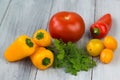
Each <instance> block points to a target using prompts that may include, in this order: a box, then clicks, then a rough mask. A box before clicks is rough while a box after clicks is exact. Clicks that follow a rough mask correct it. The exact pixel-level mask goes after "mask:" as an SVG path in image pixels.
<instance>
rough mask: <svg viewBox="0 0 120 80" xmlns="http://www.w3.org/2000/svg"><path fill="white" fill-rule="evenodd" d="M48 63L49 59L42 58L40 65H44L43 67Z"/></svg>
mask: <svg viewBox="0 0 120 80" xmlns="http://www.w3.org/2000/svg"><path fill="white" fill-rule="evenodd" d="M49 63H50V59H49V58H44V59H43V60H42V64H43V65H45V66H47V65H48V64H49Z"/></svg>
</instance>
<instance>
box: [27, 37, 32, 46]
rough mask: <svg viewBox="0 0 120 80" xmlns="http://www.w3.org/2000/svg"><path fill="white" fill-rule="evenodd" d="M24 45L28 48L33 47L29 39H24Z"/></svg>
mask: <svg viewBox="0 0 120 80" xmlns="http://www.w3.org/2000/svg"><path fill="white" fill-rule="evenodd" d="M26 44H27V45H28V46H29V47H33V42H32V41H31V39H28V38H27V39H26Z"/></svg>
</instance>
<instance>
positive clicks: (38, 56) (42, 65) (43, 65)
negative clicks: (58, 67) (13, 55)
mask: <svg viewBox="0 0 120 80" xmlns="http://www.w3.org/2000/svg"><path fill="white" fill-rule="evenodd" d="M30 59H31V61H32V63H33V64H34V66H36V67H37V68H38V69H41V70H45V69H47V68H48V67H50V66H51V65H52V64H53V61H54V55H53V53H52V52H51V51H50V50H48V49H46V48H44V47H40V48H38V49H37V50H36V51H35V52H34V54H32V55H31V56H30Z"/></svg>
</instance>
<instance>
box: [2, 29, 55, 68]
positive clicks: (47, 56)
mask: <svg viewBox="0 0 120 80" xmlns="http://www.w3.org/2000/svg"><path fill="white" fill-rule="evenodd" d="M51 43H52V38H51V36H50V34H49V33H48V32H47V31H46V30H44V29H39V30H37V31H36V32H35V33H34V34H33V37H32V38H30V37H28V36H27V35H21V36H19V37H18V38H17V39H16V40H15V41H14V42H13V43H12V44H11V45H10V46H9V47H8V48H7V49H6V51H5V53H4V57H5V59H6V60H7V61H10V62H14V61H18V60H21V59H23V58H26V57H30V59H31V61H32V63H33V64H34V65H35V66H36V67H37V68H38V69H42V70H44V69H46V68H48V67H50V66H51V65H52V64H53V61H54V55H53V53H52V52H51V51H50V50H48V49H46V48H45V47H47V46H50V45H51Z"/></svg>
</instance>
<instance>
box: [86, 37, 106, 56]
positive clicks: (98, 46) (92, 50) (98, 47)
mask: <svg viewBox="0 0 120 80" xmlns="http://www.w3.org/2000/svg"><path fill="white" fill-rule="evenodd" d="M86 47H87V51H88V53H89V54H90V55H91V56H98V55H99V54H100V53H101V51H102V50H103V49H104V45H103V43H102V41H101V40H99V39H91V40H90V41H89V42H88V43H87V46H86Z"/></svg>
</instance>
